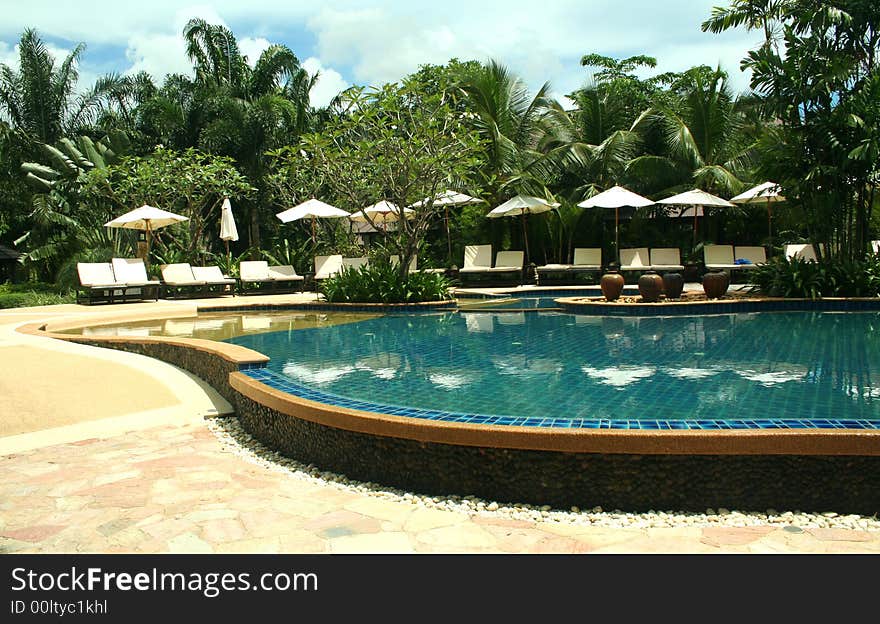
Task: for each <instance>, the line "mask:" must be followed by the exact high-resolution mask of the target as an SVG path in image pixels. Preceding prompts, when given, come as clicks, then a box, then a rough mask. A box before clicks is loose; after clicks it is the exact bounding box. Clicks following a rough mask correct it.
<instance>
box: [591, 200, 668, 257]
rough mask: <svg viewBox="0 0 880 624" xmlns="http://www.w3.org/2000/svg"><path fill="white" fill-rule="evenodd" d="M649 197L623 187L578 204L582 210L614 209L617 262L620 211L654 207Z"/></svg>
mask: <svg viewBox="0 0 880 624" xmlns="http://www.w3.org/2000/svg"><path fill="white" fill-rule="evenodd" d="M653 205H654V202H652V201H651V200H650V199H648V198H647V197H642V196H641V195H639V194H637V193H633V192H632V191H630V190H629V189H625V188H623V187H622V186H612V187H611V188H610V189H608V190H607V191H602V192H601V193H599V194H598V195H593V196H592V197H590V198H589V199H586V200H584V201H582V202H581V203H579V204H578V206H579V207H581V208H614V250H615V252H616V253H617V261H618V262H620V245H619V237H618V234H619V232H618V229H619V227H620V209H621V208H644V207H646V206H653Z"/></svg>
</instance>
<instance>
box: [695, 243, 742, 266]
mask: <svg viewBox="0 0 880 624" xmlns="http://www.w3.org/2000/svg"><path fill="white" fill-rule="evenodd" d="M703 263H704V264H705V265H706V268H707V269H727V270H731V271H732V270H735V269H739V268H742V267H741V266H740V265H738V264H736V263H735V262H734V257H733V245H706V246H705V247H703Z"/></svg>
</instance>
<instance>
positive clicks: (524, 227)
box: [519, 212, 530, 266]
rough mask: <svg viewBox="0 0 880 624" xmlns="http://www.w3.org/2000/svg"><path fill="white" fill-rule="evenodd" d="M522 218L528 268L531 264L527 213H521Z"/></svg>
mask: <svg viewBox="0 0 880 624" xmlns="http://www.w3.org/2000/svg"><path fill="white" fill-rule="evenodd" d="M519 215H520V217H522V219H521V221H522V228H523V245H525V247H526V266H528V264H529V260H530V256H529V235H528V233H527V232H526V213H525V212H521V213H519Z"/></svg>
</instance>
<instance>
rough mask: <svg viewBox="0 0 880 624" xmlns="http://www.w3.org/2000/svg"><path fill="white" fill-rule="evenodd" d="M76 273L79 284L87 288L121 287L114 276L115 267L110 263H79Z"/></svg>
mask: <svg viewBox="0 0 880 624" xmlns="http://www.w3.org/2000/svg"><path fill="white" fill-rule="evenodd" d="M76 272H77V274H78V275H79V283H80V284H81V285H83V286H86V287H91V286H118V285H120V284H119V283H118V282H117V281H116V276H115V275H114V274H113V265H112V264H110V263H109V262H77V263H76Z"/></svg>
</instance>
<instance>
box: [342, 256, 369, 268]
mask: <svg viewBox="0 0 880 624" xmlns="http://www.w3.org/2000/svg"><path fill="white" fill-rule="evenodd" d="M369 262H370V259H369V258H367V257H366V256H361V257H360V258H343V259H342V268H343V269H359V268H361V267H363V266H367V264H369Z"/></svg>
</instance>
